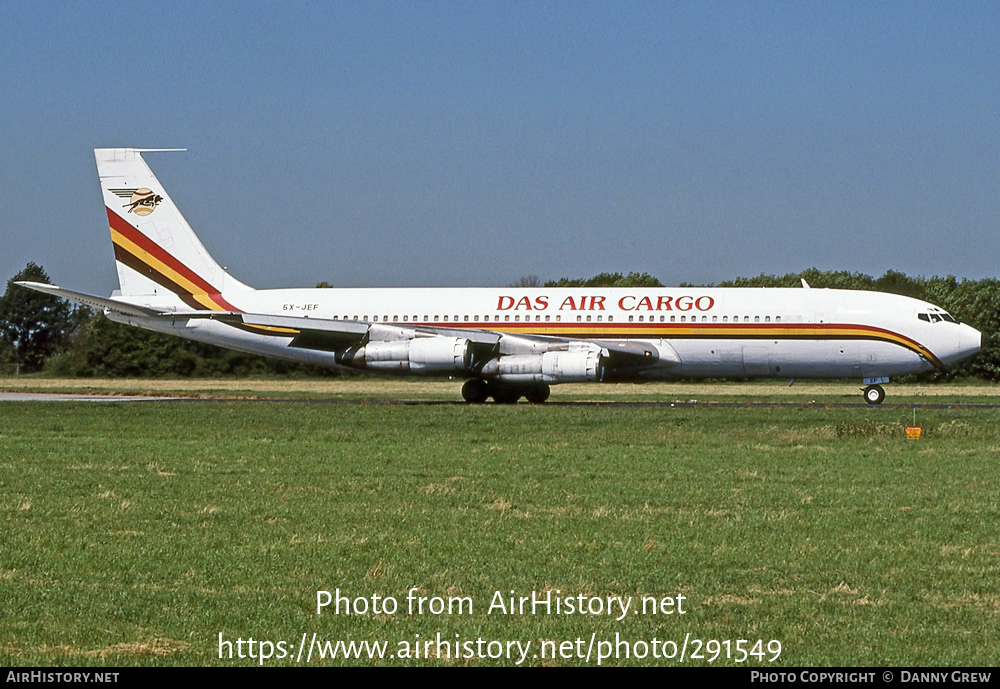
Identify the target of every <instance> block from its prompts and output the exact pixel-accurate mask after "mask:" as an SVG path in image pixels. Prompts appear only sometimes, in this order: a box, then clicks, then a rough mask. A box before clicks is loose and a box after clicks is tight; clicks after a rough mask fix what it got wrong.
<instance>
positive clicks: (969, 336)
mask: <svg viewBox="0 0 1000 689" xmlns="http://www.w3.org/2000/svg"><path fill="white" fill-rule="evenodd" d="M986 339H987V338H986V337H984V336H983V334H982V333H981V332H979V331H978V330H976V329H975V328H973V327H972V326H970V325H964V324H963V325H962V334H961V335H960V336H959V338H958V343H959V349H960V350H961V355H962V356H963V357H965V356H971V355H973V354H975V353H976V352H978V351H979V350H981V349H982V348H983V347H984V346H986V345H985V340H986Z"/></svg>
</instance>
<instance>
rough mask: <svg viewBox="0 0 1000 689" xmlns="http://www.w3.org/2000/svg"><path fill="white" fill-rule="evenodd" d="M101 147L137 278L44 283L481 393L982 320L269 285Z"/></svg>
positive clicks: (943, 351) (257, 343)
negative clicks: (233, 262)
mask: <svg viewBox="0 0 1000 689" xmlns="http://www.w3.org/2000/svg"><path fill="white" fill-rule="evenodd" d="M148 150H152V149H130V148H109V149H97V150H96V151H95V154H96V157H97V169H98V172H99V174H100V178H101V187H102V189H103V192H104V204H105V206H106V207H107V214H108V222H109V224H110V227H111V240H112V242H113V244H114V252H115V261H116V263H117V266H118V279H119V283H120V286H121V289H120V291H116V292H115V293H114V294H113V295H112V296H111V297H110V298H104V297H97V296H91V295H88V294H83V293H80V292H74V291H71V290H67V289H62V288H60V287H56V286H53V285H44V284H39V283H28V282H22V283H19V284H22V285H24V286H25V287H29V288H31V289H35V290H38V291H40V292H45V293H48V294H54V295H57V296H60V297H65V298H67V299H72V300H74V301H78V302H80V303H83V304H86V305H88V306H92V307H94V308H97V309H101V310H103V311H104V313H105V314H106V315H107V317H108V318H110V319H112V320H114V321H118V322H121V323H128V324H129V325H135V326H139V327H141V328H148V329H150V330H155V331H158V332H163V333H167V334H170V335H177V336H180V337H186V338H190V339H192V340H199V341H201V342H209V343H212V344H217V345H221V346H223V347H230V348H232V349H237V350H241V351H244V352H251V353H254V354H262V355H265V356H272V357H279V358H282V359H288V360H291V361H298V362H302V363H307V364H316V365H320V366H335V367H345V368H351V369H365V370H373V371H387V372H393V373H409V374H415V375H436V376H449V377H454V378H460V379H465V380H466V383H465V385H464V386H463V388H462V396H463V397H464V398H465V400H466V401H468V402H473V403H478V402H485V401H486V400H488V399H490V398H492V399H493V400H494V401H496V402H500V403H513V402H517V401H518V400H519V399H520V398H521V397H524V398H526V399H527V400H528V401H530V402H544V401H545V400H546V399H547V398H548V396H549V386H550V385H555V384H557V383H571V382H572V383H577V382H599V381H627V380H631V381H643V380H661V379H680V378H709V377H710V378H786V379H793V380H794V379H797V378H856V379H860V380H861V381H863V383H864V385H865V386H866V387H865V388H864V398H865V400H866V401H867V402H868V403H869V404H879V403H880V402H882V400H883V399H884V398H885V392H884V390H883V389H882V387H881V386H882V384H883V383H886V382H888V380H889V378H890V377H891V376H900V375H904V374H909V373H919V372H921V371H931V370H934V369H939V368H944V367H945V366H947V365H949V364H953V363H954V362H956V361H959V360H960V359H964V358H966V357H968V356H971V355H972V354H975V353H976V352H977V351H979V349H980V346H981V344H982V338H981V335H980V333H979V332H978V331H977V330H975V329H974V328H972V327H970V326H968V325H964V324H961V323H958V322H957V321H956V320H955V319H954V318H953V317H952V316H950V315H949V314H947V313H946V312H944V311H943V310H942V309H940V308H938V307H936V306H933V305H931V304H928V303H926V302H922V301H918V300H916V299H911V298H908V297H902V296H897V295H892V294H884V293H880V292H862V291H847V290H832V289H807V288H808V285H806V284H805V283H804V282H803V287H802V288H795V289H774V288H771V289H763V288H750V289H747V288H739V289H736V288H729V289H713V288H701V287H685V288H666V287H664V288H599V287H595V288H551V287H542V288H517V287H503V288H462V289H458V288H456V289H449V288H426V289H424V288H420V289H268V290H255V289H253V288H251V287H248V286H247V285H244V284H243V283H242V282H239V281H238V280H236V279H235V278H233V277H232V276H231V275H229V273H227V272H226V271H225V270H224V269H223V268H222V267H221V266H220V265H219V264H218V263H216V262H215V261H214V260H213V259H212V257H211V256H210V255H209V254H208V252H207V251H206V250H205V248H204V247H203V246H202V244H201V242H200V241H199V240H198V238H197V237H196V236H195V234H194V232H193V231H192V229H191V227H190V226H189V225H188V224H187V222H186V221H185V220H184V218H183V217H182V216H181V213H180V211H179V210H178V208H177V206H176V205H174V202H173V201H172V200H171V198H170V196H169V195H168V194H167V192H166V191H165V190H164V189H163V187H162V186H161V185H160V183H159V182H158V181H157V179H156V177H155V176H153V173H152V171H150V169H149V167H147V165H146V163H145V162H144V161H143V159H142V155H141V154H142V153H143V152H145V151H148Z"/></svg>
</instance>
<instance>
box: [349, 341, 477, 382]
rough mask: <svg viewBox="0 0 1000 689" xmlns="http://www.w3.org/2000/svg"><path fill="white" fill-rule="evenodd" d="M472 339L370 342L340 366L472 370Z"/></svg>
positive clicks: (418, 370) (413, 370)
mask: <svg viewBox="0 0 1000 689" xmlns="http://www.w3.org/2000/svg"><path fill="white" fill-rule="evenodd" d="M470 358H471V351H470V349H469V340H466V339H462V338H458V337H417V338H414V339H412V340H401V341H375V342H368V344H366V345H365V346H364V347H361V348H359V349H356V350H353V351H351V352H350V353H349V354H347V356H345V357H344V358H343V360H342V361H341V362H340V363H343V364H345V365H348V366H353V367H355V368H367V369H371V370H375V371H399V372H401V373H406V372H409V373H417V374H420V373H425V374H435V373H437V374H441V373H456V372H465V371H467V370H468V368H469V361H470Z"/></svg>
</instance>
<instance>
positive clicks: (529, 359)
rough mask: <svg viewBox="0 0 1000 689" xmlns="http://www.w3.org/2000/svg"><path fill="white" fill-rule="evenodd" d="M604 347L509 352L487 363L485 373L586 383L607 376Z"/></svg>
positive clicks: (521, 380) (515, 380)
mask: <svg viewBox="0 0 1000 689" xmlns="http://www.w3.org/2000/svg"><path fill="white" fill-rule="evenodd" d="M606 358H607V353H606V352H605V351H604V350H603V349H601V348H600V347H593V346H591V347H587V348H585V349H571V350H569V351H565V350H562V351H553V352H545V353H543V354H508V355H506V356H501V357H500V358H498V359H494V360H492V361H490V362H489V363H487V364H486V366H484V367H483V370H482V376H483V377H484V378H487V379H493V380H498V381H501V382H503V383H584V382H589V381H599V380H601V379H602V378H604V365H605V361H606Z"/></svg>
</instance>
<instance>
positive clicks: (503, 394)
mask: <svg viewBox="0 0 1000 689" xmlns="http://www.w3.org/2000/svg"><path fill="white" fill-rule="evenodd" d="M490 390H491V394H492V395H493V401H494V402H496V403H497V404H517V401H518V400H519V399H521V393H520V392H518V391H517V390H514V389H512V388H502V387H497V386H495V385H494V386H491V387H490Z"/></svg>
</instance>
